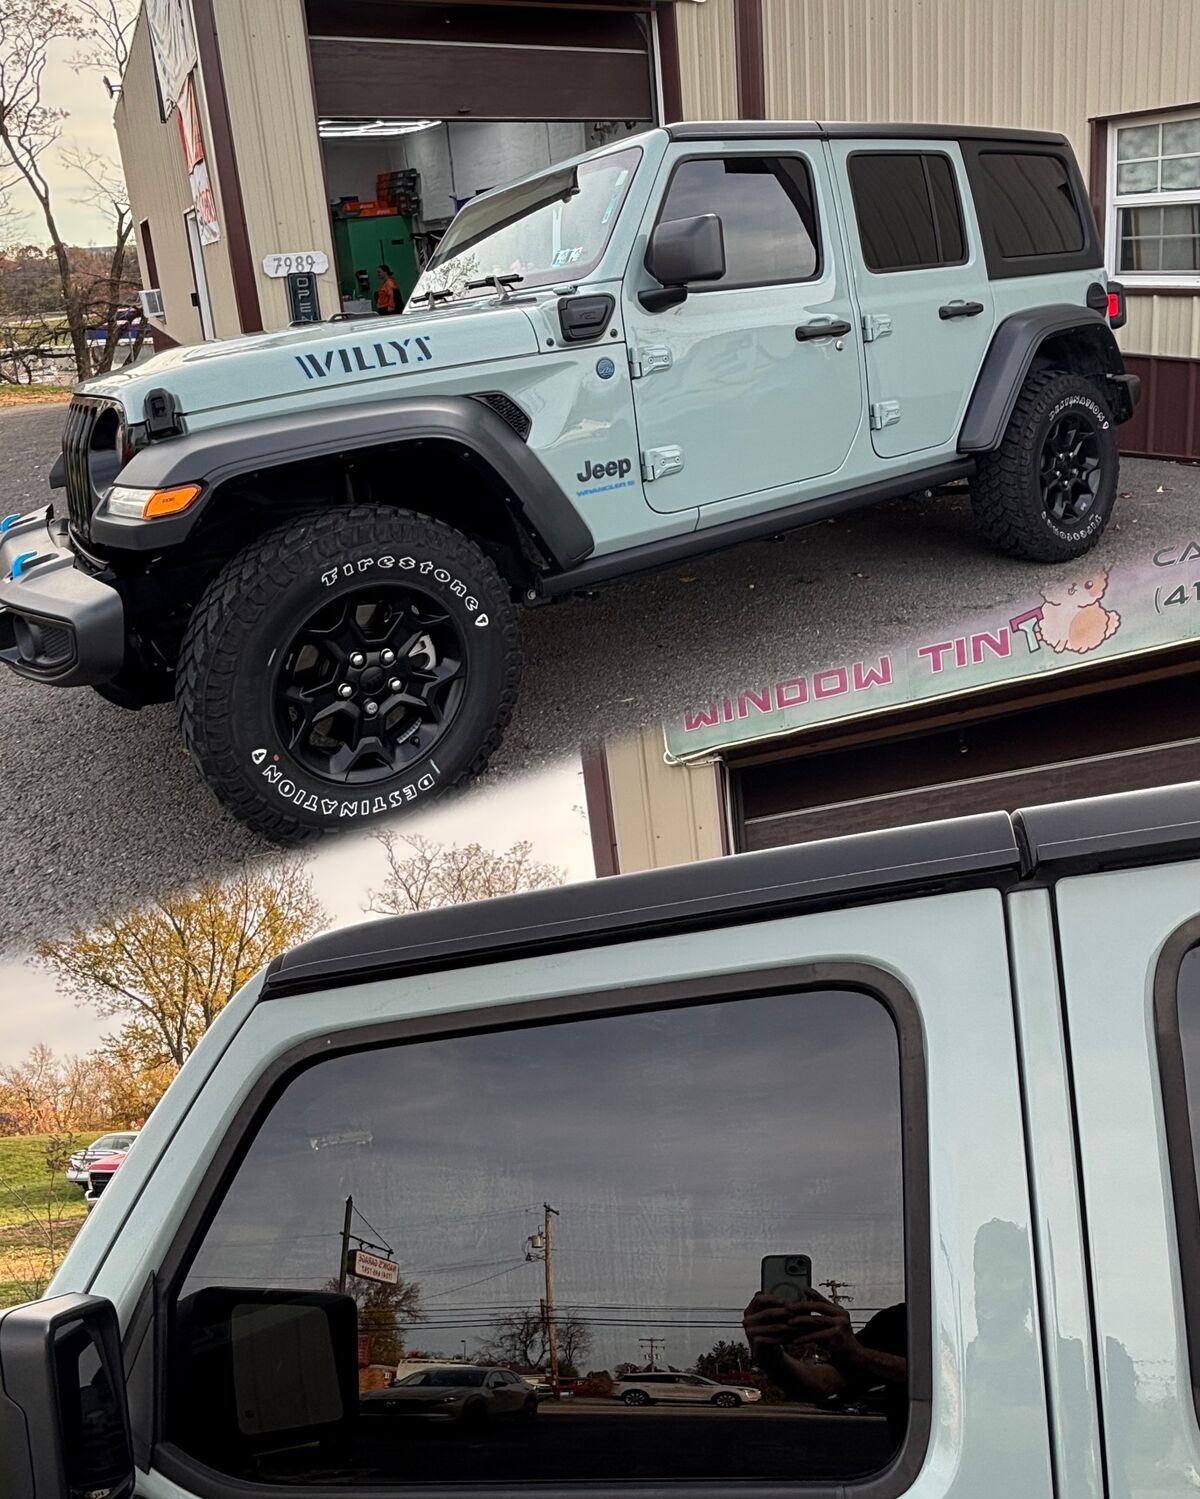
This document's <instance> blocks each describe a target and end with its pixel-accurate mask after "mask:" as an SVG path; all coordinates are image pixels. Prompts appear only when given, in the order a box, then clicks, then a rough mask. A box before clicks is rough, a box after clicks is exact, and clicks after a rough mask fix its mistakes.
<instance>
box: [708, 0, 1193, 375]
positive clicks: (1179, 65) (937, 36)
mask: <svg viewBox="0 0 1200 1499" xmlns="http://www.w3.org/2000/svg"><path fill="white" fill-rule="evenodd" d="M722 3H723V0H710V3H709V5H708V6H707V7H706V9H707V10H709V11H712V10H714V9H715V7H716V6H717V5H721V4H722ZM762 6H763V26H764V50H765V54H766V56H765V66H766V87H767V113H768V115H770V116H771V117H773V118H775V119H789V118H792V119H829V120H929V121H937V122H945V123H956V124H957V123H961V124H980V125H1002V126H1003V125H1013V126H1022V127H1025V128H1030V129H1045V130H1059V131H1062V133H1063V134H1064V135H1066V136H1068V137H1069V138H1070V140H1071V142H1072V144H1073V146H1074V148H1075V151H1076V153H1077V155H1078V156H1079V159H1080V162H1081V163H1082V164H1083V165H1084V171H1085V175H1086V170H1087V155H1088V146H1089V133H1090V132H1089V126H1088V121H1089V120H1090V119H1093V118H1098V117H1107V116H1111V115H1119V114H1127V113H1130V112H1132V111H1135V110H1144V109H1161V108H1168V107H1170V106H1173V105H1181V104H1189V103H1195V102H1200V4H1197V0H762ZM686 14H687V12H686V11H685V12H684V15H685V16H686ZM709 24H710V26H711V25H712V18H711V17H710V18H709ZM701 82H703V75H701ZM724 102H725V99H724V96H723V95H722V94H721V93H720V92H719V91H718V90H715V89H713V90H710V92H708V93H702V95H701V97H700V98H699V100H698V101H697V103H698V111H697V112H704V111H705V110H706V109H707V110H709V111H711V110H712V109H715V108H717V106H718V105H723V104H724ZM1122 343H1123V345H1124V346H1125V348H1127V349H1129V350H1130V351H1136V352H1138V353H1144V354H1174V355H1191V356H1192V357H1196V356H1197V355H1200V303H1198V302H1197V301H1195V300H1193V299H1191V298H1188V297H1150V296H1146V297H1139V298H1136V299H1131V302H1130V316H1129V325H1128V327H1127V328H1126V330H1125V333H1124V335H1123V337H1122Z"/></svg>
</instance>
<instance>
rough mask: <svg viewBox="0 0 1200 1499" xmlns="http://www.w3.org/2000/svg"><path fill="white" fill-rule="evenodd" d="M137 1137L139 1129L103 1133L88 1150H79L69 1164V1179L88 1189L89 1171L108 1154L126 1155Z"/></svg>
mask: <svg viewBox="0 0 1200 1499" xmlns="http://www.w3.org/2000/svg"><path fill="white" fill-rule="evenodd" d="M136 1139H137V1130H127V1131H125V1132H124V1133H121V1134H116V1135H101V1136H100V1138H99V1139H98V1140H95V1141H93V1142H92V1144H91V1145H89V1146H88V1147H87V1149H86V1150H77V1151H76V1152H75V1154H74V1155H73V1156H72V1157H71V1159H70V1161H69V1162H68V1164H67V1180H68V1181H69V1182H74V1183H75V1184H76V1185H77V1186H80V1187H83V1188H84V1190H85V1191H86V1190H87V1184H88V1171H89V1169H90V1168H91V1167H92V1166H93V1165H94V1164H95V1163H96V1162H97V1161H102V1160H104V1158H105V1157H106V1156H110V1155H124V1153H125V1152H126V1151H127V1150H128V1149H129V1147H130V1146H131V1145H132V1144H133V1142H134V1141H135V1140H136Z"/></svg>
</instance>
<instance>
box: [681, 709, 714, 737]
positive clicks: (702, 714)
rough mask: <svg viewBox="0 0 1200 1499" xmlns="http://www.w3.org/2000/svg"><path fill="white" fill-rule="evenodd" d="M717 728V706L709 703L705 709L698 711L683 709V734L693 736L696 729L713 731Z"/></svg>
mask: <svg viewBox="0 0 1200 1499" xmlns="http://www.w3.org/2000/svg"><path fill="white" fill-rule="evenodd" d="M716 726H717V705H716V704H715V703H709V705H708V707H707V708H701V709H699V710H697V709H695V708H685V709H684V710H683V732H684V733H685V734H694V733H695V732H696V730H697V729H715V728H716Z"/></svg>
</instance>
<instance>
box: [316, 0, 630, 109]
mask: <svg viewBox="0 0 1200 1499" xmlns="http://www.w3.org/2000/svg"><path fill="white" fill-rule="evenodd" d="M306 8H307V15H308V31H309V45H310V48H311V54H312V68H313V83H314V87H315V92H316V102H317V111H318V114H319V115H321V116H322V117H324V118H330V117H348V116H357V117H360V118H361V117H363V116H371V115H375V116H380V117H383V118H387V117H397V116H405V117H408V118H425V119H438V120H446V119H476V120H629V121H652V120H654V119H655V118H656V109H655V104H654V101H655V93H656V91H655V78H654V63H653V47H652V44H651V22H650V14H649V11H650V6H649V5H648V4H644V3H643V4H634V3H630V4H629V5H628V6H622V5H620V4H617V5H615V6H612V5H610V7H609V8H607V9H604V10H591V9H587V8H585V7H583V6H579V5H569V4H564V5H562V6H556V5H538V6H525V5H512V6H510V5H504V4H479V5H472V4H448V5H429V4H425V5H422V4H396V3H394V0H307V7H306Z"/></svg>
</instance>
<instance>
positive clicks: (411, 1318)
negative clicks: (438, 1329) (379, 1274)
mask: <svg viewBox="0 0 1200 1499" xmlns="http://www.w3.org/2000/svg"><path fill="white" fill-rule="evenodd" d="M337 1288H338V1283H337V1281H336V1280H331V1281H328V1282H327V1283H326V1285H325V1289H326V1290H327V1291H336V1290H337ZM346 1294H347V1295H348V1296H352V1297H353V1298H354V1303H355V1305H356V1306H357V1307H358V1330H359V1332H360V1334H362V1335H363V1336H364V1337H369V1338H370V1339H371V1349H370V1360H371V1362H372V1363H374V1364H398V1363H399V1362H400V1360H401V1359H402V1358H403V1357H404V1353H405V1343H404V1331H405V1329H404V1326H403V1324H404V1323H411V1322H419V1321H420V1320H421V1319H422V1317H423V1315H424V1313H423V1312H422V1311H421V1286H420V1283H419V1282H418V1281H415V1280H405V1279H404V1278H403V1277H401V1279H400V1280H399V1281H397V1282H396V1284H395V1285H394V1286H389V1285H385V1284H384V1283H383V1282H382V1281H378V1280H358V1279H356V1278H355V1277H354V1276H351V1277H350V1278H349V1279H348V1280H347V1282H346Z"/></svg>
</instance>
